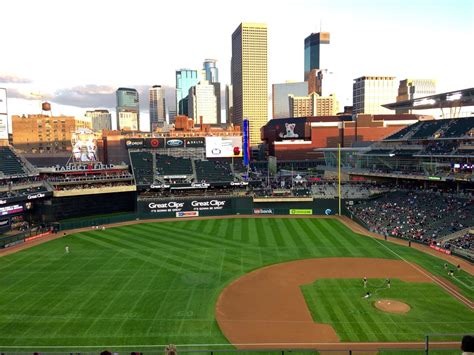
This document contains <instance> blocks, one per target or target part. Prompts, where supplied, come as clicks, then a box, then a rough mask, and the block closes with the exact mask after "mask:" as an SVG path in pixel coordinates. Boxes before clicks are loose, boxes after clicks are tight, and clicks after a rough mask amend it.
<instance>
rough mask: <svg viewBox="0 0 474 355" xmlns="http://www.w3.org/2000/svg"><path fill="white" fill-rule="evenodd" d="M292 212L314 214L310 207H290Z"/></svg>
mask: <svg viewBox="0 0 474 355" xmlns="http://www.w3.org/2000/svg"><path fill="white" fill-rule="evenodd" d="M290 214H313V210H312V209H310V208H308V209H296V208H293V209H290Z"/></svg>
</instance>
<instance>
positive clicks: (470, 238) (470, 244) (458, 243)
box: [443, 232, 474, 252]
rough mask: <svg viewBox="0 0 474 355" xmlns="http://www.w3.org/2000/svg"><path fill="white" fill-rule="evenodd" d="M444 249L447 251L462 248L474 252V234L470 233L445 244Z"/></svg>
mask: <svg viewBox="0 0 474 355" xmlns="http://www.w3.org/2000/svg"><path fill="white" fill-rule="evenodd" d="M443 247H444V248H445V249H453V248H461V249H466V250H469V251H471V252H474V234H472V233H469V232H468V233H465V234H463V235H462V236H460V237H457V238H455V239H450V240H449V241H447V242H446V243H444V245H443Z"/></svg>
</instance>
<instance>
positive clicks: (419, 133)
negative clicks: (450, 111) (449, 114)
mask: <svg viewBox="0 0 474 355" xmlns="http://www.w3.org/2000/svg"><path fill="white" fill-rule="evenodd" d="M450 121H451V120H435V121H424V122H423V123H422V124H421V125H420V126H418V129H417V130H416V132H415V133H414V134H413V135H412V136H411V137H410V138H411V139H429V138H433V137H434V135H435V133H436V132H438V131H439V130H441V129H442V128H443V127H445V126H446V125H448V124H449V123H450ZM414 129H416V127H415V128H414Z"/></svg>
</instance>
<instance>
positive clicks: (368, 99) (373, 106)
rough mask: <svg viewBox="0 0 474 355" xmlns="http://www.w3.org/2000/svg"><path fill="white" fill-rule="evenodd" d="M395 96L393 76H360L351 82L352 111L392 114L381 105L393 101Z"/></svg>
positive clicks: (355, 112) (395, 88) (395, 89)
mask: <svg viewBox="0 0 474 355" xmlns="http://www.w3.org/2000/svg"><path fill="white" fill-rule="evenodd" d="M396 97H397V87H396V83H395V77H394V76H362V77H360V78H357V79H355V80H354V83H353V90H352V105H353V108H352V113H353V114H357V113H367V114H372V115H376V114H392V113H393V112H392V111H391V110H389V109H386V108H384V107H382V106H381V105H383V104H388V103H391V102H394V101H395V99H396Z"/></svg>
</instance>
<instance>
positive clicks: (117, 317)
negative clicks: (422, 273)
mask: <svg viewBox="0 0 474 355" xmlns="http://www.w3.org/2000/svg"><path fill="white" fill-rule="evenodd" d="M66 245H68V246H69V248H70V253H69V254H67V255H66V254H65V250H64V247H65V246H66ZM400 256H401V257H403V258H405V259H407V260H411V261H416V262H418V263H419V264H420V265H421V266H423V267H424V268H425V269H427V270H429V271H430V272H432V273H434V274H438V275H442V276H446V275H445V270H444V269H443V264H444V261H441V260H440V259H437V258H435V257H432V256H430V255H427V254H423V253H421V252H419V251H417V250H415V249H414V248H407V247H403V246H399V245H393V244H390V243H388V242H385V241H378V240H374V239H372V238H368V237H361V236H359V235H357V234H355V233H353V232H351V231H350V230H349V229H348V228H347V227H346V226H344V225H343V224H341V223H340V222H338V221H337V220H333V219H312V218H308V219H284V218H281V219H263V218H262V219H216V220H212V219H206V220H196V221H179V222H178V221H176V222H162V223H143V224H137V225H129V226H123V227H116V228H108V229H106V230H105V231H96V230H90V231H88V232H82V233H77V234H74V235H69V236H67V237H64V238H60V239H57V240H54V241H50V242H48V243H44V244H42V245H39V246H36V247H34V248H30V249H27V250H24V251H21V252H19V253H16V254H12V255H9V256H5V257H2V258H0V348H1V346H2V345H3V346H14V345H32V346H34V345H36V346H39V345H48V346H49V345H66V346H74V345H120V344H124V345H130V344H142V345H146V344H169V343H174V344H218V343H226V342H227V340H226V339H225V337H224V336H223V335H222V334H221V332H220V330H219V328H218V326H217V323H216V321H215V319H214V306H215V302H216V299H217V297H218V295H219V294H220V292H221V291H222V289H223V288H224V287H225V286H226V285H227V284H229V282H231V281H232V280H234V279H236V278H238V277H240V276H241V275H243V274H245V273H247V272H249V271H251V270H253V269H256V268H260V267H262V266H264V265H269V264H274V263H279V262H284V261H290V260H296V259H303V258H321V257H368V258H390V259H397V258H399V257H400ZM359 281H360V280H359ZM453 282H454V283H455V284H456V285H457V286H458V287H459V289H460V290H461V291H462V292H463V293H464V294H465V295H466V296H468V297H470V298H471V299H472V298H473V296H474V291H473V284H474V279H473V277H472V276H470V275H468V274H467V273H464V272H461V273H460V274H459V275H456V277H455V278H454V279H453ZM419 297H422V298H423V297H429V295H427V294H420V295H419ZM446 297H447V298H449V297H450V296H446ZM449 302H458V301H454V300H450V301H449ZM443 305H444V302H441V303H440V304H439V307H440V309H441V310H442V309H443V308H442V307H443ZM472 314H473V313H472V312H470V313H469V312H466V316H469V317H471V318H470V320H471V324H470V328H469V329H474V319H473V317H472ZM354 317H355V320H356V321H358V320H359V319H360V320H361V321H363V317H360V316H357V315H355V316H354ZM375 321H377V320H375ZM422 321H425V322H429V318H428V319H422ZM437 329H438V328H436V326H435V325H433V330H434V331H436V330H437ZM439 329H444V328H439ZM348 334H349V333H348ZM358 338H359V336H353V335H351V334H349V335H348V338H347V339H348V340H351V341H357V340H358ZM385 338H387V337H382V336H381V337H380V338H379V339H377V340H386V339H385ZM411 338H412V332H411V331H408V332H407V333H404V332H400V333H399V334H397V338H396V340H404V339H411ZM374 340H375V339H374ZM388 340H391V339H388Z"/></svg>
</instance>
